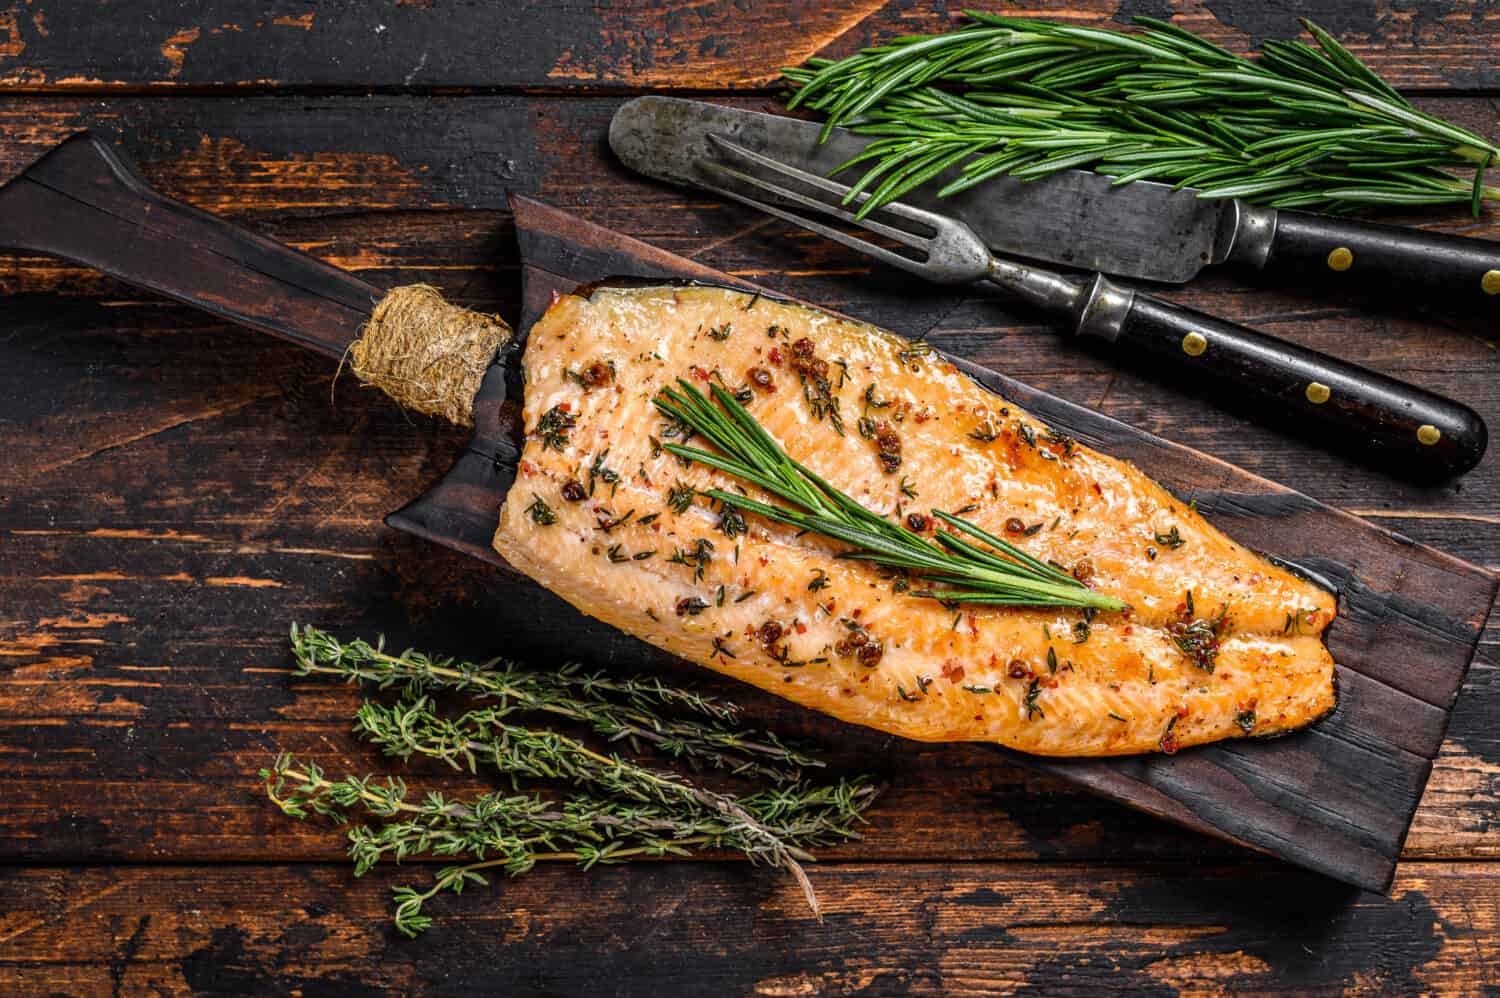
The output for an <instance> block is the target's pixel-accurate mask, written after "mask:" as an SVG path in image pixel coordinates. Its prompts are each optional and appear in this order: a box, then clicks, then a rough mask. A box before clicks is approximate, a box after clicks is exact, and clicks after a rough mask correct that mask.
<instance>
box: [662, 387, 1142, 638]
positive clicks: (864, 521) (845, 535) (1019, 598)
mask: <svg viewBox="0 0 1500 998" xmlns="http://www.w3.org/2000/svg"><path fill="white" fill-rule="evenodd" d="M677 385H678V387H677V388H676V389H671V388H666V389H663V390H662V392H661V394H660V395H658V396H657V397H656V399H655V403H656V408H657V409H658V411H660V412H661V413H662V415H664V416H666V417H667V418H668V419H672V420H677V421H679V422H681V423H683V424H685V425H686V426H688V427H690V428H691V429H692V430H693V431H694V432H695V433H698V434H699V435H701V436H702V437H703V438H704V439H706V440H707V441H708V442H709V443H711V444H713V446H714V447H715V448H716V449H717V450H718V453H711V452H709V451H706V450H702V449H700V448H697V447H688V446H685V445H683V444H663V445H662V446H663V449H665V450H667V451H670V452H671V453H673V454H676V455H677V456H678V457H682V458H685V459H687V460H690V461H697V462H699V463H701V464H706V465H708V466H709V467H711V468H717V469H719V470H720V471H723V472H726V473H728V474H730V475H733V476H735V477H736V478H739V479H742V480H744V481H746V482H749V483H750V484H752V485H758V486H760V487H761V488H762V489H765V490H766V491H767V492H769V493H771V494H772V495H775V496H778V497H779V498H781V499H783V500H785V501H786V502H788V503H791V504H792V506H793V507H795V508H793V509H788V508H787V507H785V506H773V505H770V504H769V503H763V502H760V501H758V500H755V499H751V498H749V497H748V496H743V495H738V494H736V493H733V492H726V491H724V490H723V489H709V490H708V491H706V492H704V493H703V494H704V495H706V496H708V497H709V498H711V499H714V500H717V501H718V502H720V503H722V504H723V505H724V506H725V507H727V508H733V509H738V510H742V511H744V512H747V513H755V514H757V515H759V516H763V517H765V518H766V519H768V520H774V521H776V522H778V523H785V524H787V525H789V526H793V527H796V528H797V529H799V530H806V531H809V532H811V533H815V534H819V535H821V536H823V537H828V538H831V539H833V540H836V541H842V542H843V543H845V544H848V545H849V546H850V548H851V550H849V551H848V552H846V553H845V554H844V555H843V557H846V558H853V559H857V560H861V561H869V562H873V563H875V564H877V565H883V566H885V567H887V568H895V569H901V570H904V571H908V572H913V573H916V574H917V575H919V576H920V577H921V578H922V579H923V580H924V581H925V582H926V583H927V584H928V585H930V586H935V587H939V588H932V589H923V590H917V591H914V592H913V595H916V596H927V597H931V598H934V599H939V600H944V601H949V602H961V603H981V604H987V605H994V606H1066V607H1090V608H1093V609H1098V610H1122V609H1124V608H1125V604H1124V603H1122V602H1121V601H1120V600H1117V599H1115V598H1114V597H1112V596H1106V595H1104V594H1103V593H1098V592H1095V591H1094V590H1092V589H1090V588H1088V587H1087V586H1085V585H1083V584H1082V583H1081V582H1079V581H1078V580H1076V579H1074V578H1073V577H1072V576H1070V575H1068V574H1066V573H1064V572H1061V571H1059V570H1058V569H1056V568H1054V567H1052V566H1051V565H1049V564H1047V563H1046V562H1044V561H1040V560H1038V559H1036V558H1033V557H1032V556H1031V555H1029V554H1027V553H1026V552H1025V551H1022V550H1021V549H1020V548H1018V547H1016V546H1015V545H1013V544H1010V543H1008V542H1007V541H1005V540H1003V539H1001V538H999V537H996V536H995V535H993V534H991V533H989V532H988V531H985V530H982V529H980V528H979V527H978V526H976V525H975V524H973V523H971V522H969V521H968V520H965V519H963V518H962V517H958V516H954V515H953V514H951V513H946V512H944V511H942V510H936V509H935V510H933V511H932V515H933V516H935V517H937V518H938V519H939V520H941V521H942V522H943V523H945V524H947V525H948V526H949V527H952V528H953V530H955V531H958V532H960V533H963V534H967V535H968V536H969V537H972V538H974V539H976V540H978V541H981V542H982V543H984V544H986V545H989V547H990V548H993V549H994V550H993V551H991V550H986V549H984V548H982V547H980V546H979V545H977V544H974V543H971V542H970V541H968V540H965V539H964V538H963V537H960V536H958V534H956V533H949V532H943V531H939V532H938V533H937V534H936V535H935V540H934V541H929V540H926V539H925V538H923V537H921V536H919V535H917V534H916V533H914V532H912V531H910V530H908V529H906V527H904V526H902V525H901V524H898V523H892V522H891V521H889V520H887V519H885V518H884V517H882V516H877V515H876V514H875V513H872V512H870V511H869V510H867V509H865V508H864V507H863V506H861V505H860V504H859V503H857V502H855V501H854V500H853V499H851V498H850V497H849V496H847V495H845V494H844V493H843V492H840V491H839V490H838V489H836V488H834V487H833V486H832V485H830V484H828V482H826V481H824V480H823V479H822V478H820V477H819V476H818V475H817V474H815V473H814V472H813V471H811V470H810V469H808V468H807V467H806V466H805V465H802V464H799V463H798V462H796V461H794V460H792V459H791V457H789V456H788V455H787V453H786V451H784V450H782V449H781V445H780V444H778V443H777V442H776V440H775V439H774V438H773V437H772V436H771V435H770V434H769V433H767V432H766V431H765V428H764V427H762V426H761V425H760V423H758V422H757V421H756V419H755V417H754V416H753V415H751V414H750V412H749V410H747V409H746V408H745V407H744V406H743V405H741V404H740V403H739V402H738V401H737V400H736V399H735V398H734V396H733V395H732V394H730V393H729V392H727V391H725V390H724V389H723V388H721V387H720V386H718V385H716V384H711V385H710V386H709V390H710V391H711V392H712V393H713V398H714V401H716V402H717V403H718V406H715V405H714V403H713V402H710V401H709V399H708V398H707V397H706V396H705V395H704V394H703V393H702V392H700V391H699V390H698V389H697V388H696V387H695V386H694V385H692V384H691V383H689V382H688V381H686V380H684V379H681V378H679V379H678V380H677ZM996 552H999V553H998V554H997V553H996Z"/></svg>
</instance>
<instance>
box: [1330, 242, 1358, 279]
mask: <svg viewBox="0 0 1500 998" xmlns="http://www.w3.org/2000/svg"><path fill="white" fill-rule="evenodd" d="M1352 266H1354V251H1353V250H1351V249H1350V248H1349V247H1347V246H1340V247H1338V248H1337V249H1335V250H1334V251H1333V252H1331V253H1329V254H1328V269H1329V270H1337V271H1339V272H1340V273H1342V272H1344V271H1346V270H1348V269H1349V268H1350V267H1352Z"/></svg>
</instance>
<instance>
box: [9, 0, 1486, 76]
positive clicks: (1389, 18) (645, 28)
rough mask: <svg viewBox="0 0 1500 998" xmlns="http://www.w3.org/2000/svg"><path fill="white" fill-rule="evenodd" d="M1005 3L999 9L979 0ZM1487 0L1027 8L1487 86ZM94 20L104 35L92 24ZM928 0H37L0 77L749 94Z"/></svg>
mask: <svg viewBox="0 0 1500 998" xmlns="http://www.w3.org/2000/svg"><path fill="white" fill-rule="evenodd" d="M984 6H987V7H988V8H989V9H999V8H998V6H997V5H995V4H990V5H984ZM1488 11H1489V8H1488V5H1487V4H1485V3H1484V2H1483V0H1429V2H1426V3H1421V4H1395V5H1391V6H1389V7H1386V6H1383V5H1376V4H1369V3H1359V4H1351V3H1346V2H1340V0H1308V2H1304V3H1301V4H1298V5H1297V7H1296V9H1295V10H1290V9H1287V8H1285V7H1283V6H1281V5H1274V4H1273V5H1266V4H1260V3H1252V2H1234V0H1209V2H1193V0H1152V2H1147V0H1086V2H1083V3H1078V2H1065V0H1027V2H1022V3H1010V4H1007V5H1005V6H1004V12H1005V13H1009V14H1014V15H1017V16H1041V17H1063V18H1066V19H1068V20H1069V21H1072V22H1073V23H1078V24H1086V25H1094V26H1101V27H1103V26H1113V27H1118V26H1120V25H1122V24H1126V23H1128V22H1129V20H1130V18H1131V17H1132V16H1135V15H1138V14H1149V15H1153V16H1156V17H1174V20H1175V21H1176V23H1178V24H1181V25H1183V26H1184V27H1187V28H1189V29H1191V30H1193V31H1196V32H1199V33H1200V34H1202V35H1204V36H1205V37H1208V38H1211V39H1213V40H1214V41H1216V42H1219V43H1221V44H1223V45H1226V46H1228V47H1229V48H1231V49H1232V50H1234V51H1237V52H1245V51H1248V50H1249V49H1251V48H1252V47H1253V46H1254V45H1256V44H1257V43H1259V42H1260V41H1261V40H1263V39H1265V38H1289V37H1295V36H1296V35H1297V34H1298V32H1299V28H1298V25H1297V17H1298V16H1299V15H1300V16H1306V17H1311V18H1312V19H1314V20H1316V21H1318V22H1319V23H1321V24H1323V25H1324V26H1325V27H1327V28H1328V29H1330V30H1331V31H1333V32H1334V33H1335V34H1336V35H1338V36H1339V37H1340V38H1341V40H1342V41H1343V42H1344V43H1345V44H1346V45H1348V46H1349V47H1350V48H1351V49H1352V50H1353V51H1354V52H1355V53H1356V54H1357V55H1358V56H1359V57H1360V58H1362V59H1365V60H1366V61H1368V62H1369V64H1370V65H1371V66H1373V67H1374V68H1375V69H1377V70H1378V71H1379V72H1381V73H1382V74H1384V75H1385V76H1387V77H1388V78H1389V79H1390V80H1391V81H1392V82H1393V83H1395V84H1396V85H1398V86H1402V87H1422V88H1429V89H1451V88H1461V87H1462V88H1482V87H1490V86H1494V85H1495V82H1496V80H1497V79H1500V57H1497V55H1496V52H1497V46H1496V40H1497V37H1500V25H1497V24H1496V21H1495V19H1494V18H1493V17H1491V16H1487V14H1488ZM101 19H108V21H109V25H110V30H109V31H99V30H98V25H99V23H100V21H101ZM959 21H960V19H959V10H958V8H955V7H951V6H949V5H945V4H942V3H937V2H934V0H920V2H909V0H833V2H828V3H812V4H809V3H799V2H796V0H767V2H756V3H747V2H743V0H700V2H685V0H674V2H672V3H667V4H660V3H652V2H650V0H626V2H621V3H612V4H607V5H606V4H599V5H595V4H577V3H567V4H560V3H549V2H546V0H528V2H522V3H485V2H478V0H468V2H464V3H458V4H437V3H427V2H415V3H414V2H409V0H407V2H403V0H378V2H361V0H334V2H324V3H319V4H317V5H315V6H314V5H309V4H307V3H303V2H300V0H273V2H270V3H263V4H258V5H256V6H255V7H254V8H253V10H249V9H247V8H246V7H245V6H244V5H243V4H238V3H234V2H233V0H203V2H199V3H194V4H189V5H184V4H181V3H177V2H174V0H137V2H135V3H132V4H131V5H130V7H129V8H128V9H126V10H119V9H117V8H114V7H112V6H107V5H102V4H99V3H97V2H93V3H78V2H69V0H32V2H30V3H28V4H26V5H25V6H18V7H15V8H12V9H10V10H9V11H8V12H7V13H6V14H5V15H4V16H3V17H0V81H3V82H5V83H6V84H9V85H10V86H12V87H16V88H26V89H31V90H52V91H57V90H62V91H70V90H108V89H122V88H144V87H149V88H162V89H168V88H174V89H197V88H216V89H220V88H222V89H246V88H258V89H266V88H285V87H323V88H326V87H348V88H357V89H359V90H365V89H367V88H371V87H376V88H384V89H398V90H399V89H413V88H432V87H515V88H520V87H528V88H537V87H550V88H558V89H563V88H567V89H573V88H579V89H582V88H587V89H607V88H613V89H621V90H624V89H639V88H642V87H650V88H657V89H670V88H680V89H690V90H704V89H747V88H762V87H766V86H769V85H771V84H773V83H774V82H775V81H776V79H777V70H778V68H779V67H781V66H785V65H788V64H796V63H800V62H802V61H803V60H805V59H807V58H809V57H811V56H814V55H828V56H840V55H845V54H848V53H849V52H852V51H853V50H855V49H857V48H859V47H861V46H864V45H870V44H876V43H879V42H881V41H883V40H885V39H887V38H889V37H891V36H892V35H900V34H909V33H914V32H928V31H939V30H944V29H946V28H948V27H951V26H953V25H956V24H957V23H959Z"/></svg>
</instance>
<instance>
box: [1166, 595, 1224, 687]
mask: <svg viewBox="0 0 1500 998" xmlns="http://www.w3.org/2000/svg"><path fill="white" fill-rule="evenodd" d="M1228 625H1229V604H1228V603H1225V604H1224V606H1223V607H1222V608H1220V610H1219V615H1218V616H1217V617H1215V618H1214V619H1212V620H1209V619H1207V618H1201V617H1196V615H1195V611H1194V608H1193V594H1192V591H1191V590H1189V591H1188V594H1187V598H1186V600H1184V602H1183V614H1182V618H1181V619H1180V620H1178V621H1176V622H1175V623H1173V624H1172V625H1171V626H1170V627H1168V629H1167V633H1169V634H1170V635H1171V636H1172V642H1173V644H1175V645H1177V650H1178V651H1180V652H1182V654H1183V657H1185V658H1186V659H1187V660H1188V661H1189V662H1192V663H1193V665H1195V666H1197V667H1198V668H1200V669H1202V670H1203V671H1204V672H1207V673H1209V674H1210V675H1212V673H1213V671H1214V664H1215V662H1216V661H1217V659H1218V657H1219V639H1220V638H1221V637H1223V634H1224V631H1225V630H1226V629H1227V628H1228Z"/></svg>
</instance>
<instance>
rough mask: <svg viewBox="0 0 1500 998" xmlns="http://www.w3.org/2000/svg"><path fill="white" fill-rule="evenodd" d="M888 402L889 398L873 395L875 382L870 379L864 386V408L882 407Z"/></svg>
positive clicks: (888, 403)
mask: <svg viewBox="0 0 1500 998" xmlns="http://www.w3.org/2000/svg"><path fill="white" fill-rule="evenodd" d="M890 404H891V403H890V400H889V399H882V398H877V397H876V395H875V382H873V381H872V382H870V383H869V384H868V385H866V386H865V408H866V409H884V408H885V407H886V406H888V405H890Z"/></svg>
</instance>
